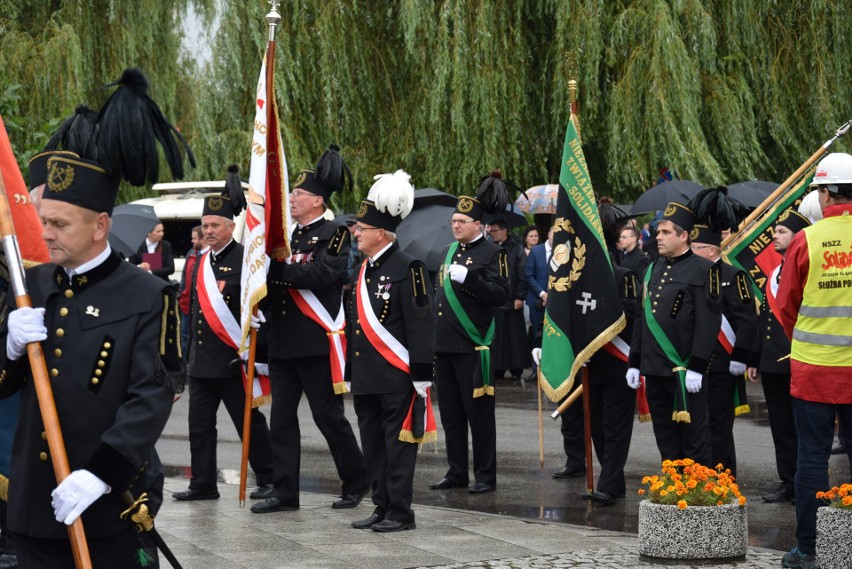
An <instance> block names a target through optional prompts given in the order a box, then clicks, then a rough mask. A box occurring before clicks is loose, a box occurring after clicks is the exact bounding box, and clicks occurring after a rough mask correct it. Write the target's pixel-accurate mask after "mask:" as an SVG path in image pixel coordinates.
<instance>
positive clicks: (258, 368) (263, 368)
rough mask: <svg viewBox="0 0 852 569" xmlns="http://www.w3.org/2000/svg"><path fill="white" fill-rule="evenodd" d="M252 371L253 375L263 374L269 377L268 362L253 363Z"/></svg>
mask: <svg viewBox="0 0 852 569" xmlns="http://www.w3.org/2000/svg"><path fill="white" fill-rule="evenodd" d="M254 373H255V375H265V376H267V377H269V364H259V363H255V364H254Z"/></svg>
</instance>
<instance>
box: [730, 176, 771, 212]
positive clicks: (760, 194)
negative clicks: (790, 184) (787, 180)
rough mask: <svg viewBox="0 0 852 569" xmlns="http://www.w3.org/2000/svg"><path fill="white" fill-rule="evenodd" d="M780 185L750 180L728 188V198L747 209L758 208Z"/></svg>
mask: <svg viewBox="0 0 852 569" xmlns="http://www.w3.org/2000/svg"><path fill="white" fill-rule="evenodd" d="M777 187H778V184H776V183H775V182H764V181H762V180H748V181H746V182H737V183H736V184H731V185H729V186H728V196H729V197H732V198H734V199H735V200H737V201H738V202H740V203H741V204H743V205H744V206H746V207H757V206H759V205H760V204H762V203H763V201H764V200H765V199H766V198H768V197H769V194H771V193H772V192H774V191H775V189H776V188H777Z"/></svg>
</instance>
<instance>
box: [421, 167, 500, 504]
mask: <svg viewBox="0 0 852 569" xmlns="http://www.w3.org/2000/svg"><path fill="white" fill-rule="evenodd" d="M476 196H477V197H476V198H472V197H469V196H461V197H459V199H458V203H457V204H456V207H455V210H454V211H453V214H452V219H451V226H452V230H453V235H454V236H455V238H456V241H455V242H454V243H451V244H450V245H449V246H448V247H447V249H446V250H445V251H444V254H443V256H444V262H443V264H442V265H441V269H440V271H439V272H438V277H437V287H436V293H435V302H436V304H437V307H436V309H437V312H438V320H437V324H436V329H435V381H436V382H437V385H438V406H439V409H440V410H441V425H442V426H443V428H444V435H445V438H446V444H447V462H449V466H450V468H449V470H448V471H447V473H446V474H445V475H444V477H443V478H441V480H439V481H438V482H436V483H435V484H432V485H431V488H432V489H433V490H443V489H447V488H457V487H466V486H467V485H468V481H469V478H468V450H467V449H468V443H467V441H468V435H467V433H468V426H470V432H471V436H472V439H473V441H472V442H473V475H474V484H473V485H472V486H471V487H470V488H469V489H468V491H469V492H470V493H472V494H481V493H483V492H491V491H493V490H494V489H495V487H496V485H497V428H496V424H495V419H494V386H493V385H491V381H492V380H491V371H490V367H491V354H490V351H489V350H490V348H489V347H490V344H491V340H492V338H493V335H494V310H495V309H496V308H497V307H499V306H500V305H502V304H503V303H504V302H506V300H507V299H508V298H509V295H510V294H511V291H510V287H509V263H508V261H507V259H506V252H505V251H504V250H503V249H502V248H500V247H499V246H498V245H495V244H494V243H492V242H490V241H488V240H486V239H485V237H484V236H483V235H482V223H481V220H482V218H483V216H484V215H485V214H486V213H495V212H498V211H504V210H505V208H506V204H507V203H508V201H509V199H508V193H507V191H506V187H505V186H504V184H503V182H502V180H501V179H500V173H499V171H494V172H493V173H492V175H491V176H486V177H484V178H483V179H482V180H480V183H479V187H478V188H477V191H476Z"/></svg>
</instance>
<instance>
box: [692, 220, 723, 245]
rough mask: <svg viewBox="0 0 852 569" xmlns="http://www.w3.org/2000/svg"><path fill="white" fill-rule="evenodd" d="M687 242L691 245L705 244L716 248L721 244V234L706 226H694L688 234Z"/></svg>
mask: <svg viewBox="0 0 852 569" xmlns="http://www.w3.org/2000/svg"><path fill="white" fill-rule="evenodd" d="M689 240H690V241H692V242H693V243H706V244H707V245H714V246H716V247H718V246H719V245H721V244H722V233H721V232H719V231H716V230H714V229H711V228H710V227H707V226H706V225H696V226H695V227H693V228H692V231H690V232H689Z"/></svg>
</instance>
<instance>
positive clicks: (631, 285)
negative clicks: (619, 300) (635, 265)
mask: <svg viewBox="0 0 852 569" xmlns="http://www.w3.org/2000/svg"><path fill="white" fill-rule="evenodd" d="M621 296H622V297H623V298H629V299H631V300H632V299H635V298H636V297H638V296H639V280H638V279H637V278H636V274H635V273H633V271H628V272H626V273H624V275H623V276H622V277H621Z"/></svg>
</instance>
